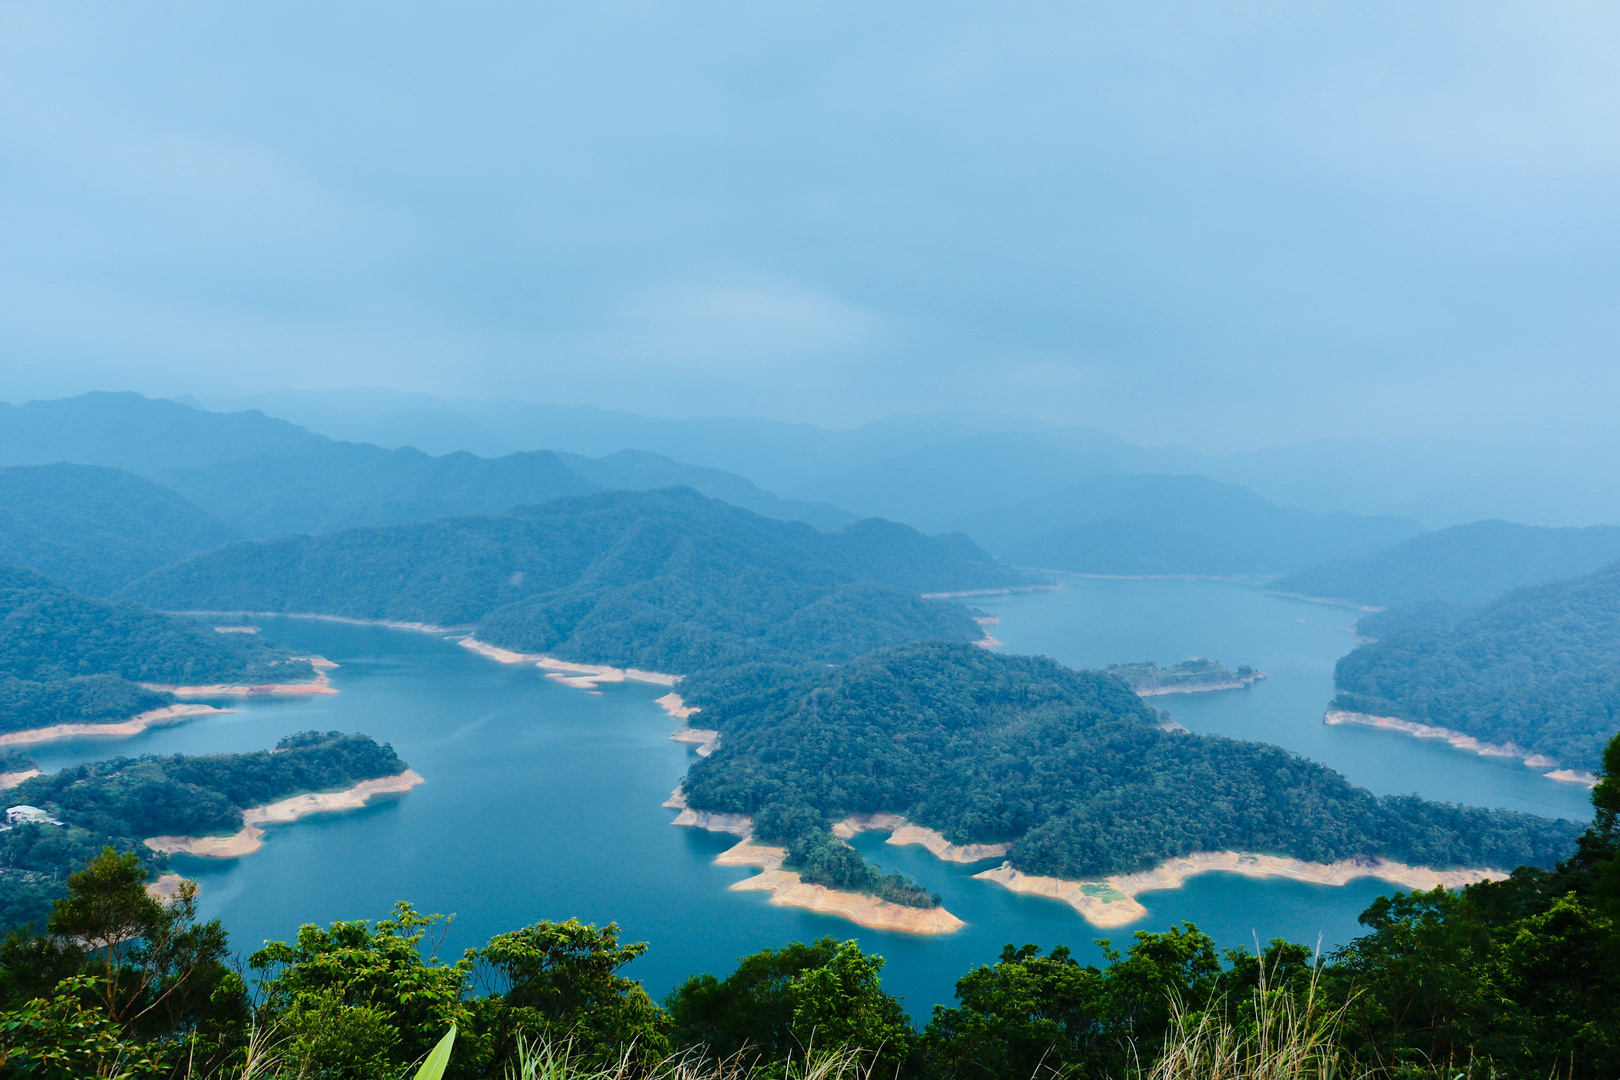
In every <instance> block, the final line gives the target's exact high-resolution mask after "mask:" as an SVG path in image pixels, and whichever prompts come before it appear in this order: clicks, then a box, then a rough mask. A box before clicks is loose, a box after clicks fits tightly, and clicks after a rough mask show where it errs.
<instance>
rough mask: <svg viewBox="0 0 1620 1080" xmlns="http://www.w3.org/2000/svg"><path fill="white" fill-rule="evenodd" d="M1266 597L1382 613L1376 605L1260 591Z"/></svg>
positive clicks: (1381, 609) (1275, 591)
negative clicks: (1280, 597) (1283, 597)
mask: <svg viewBox="0 0 1620 1080" xmlns="http://www.w3.org/2000/svg"><path fill="white" fill-rule="evenodd" d="M1262 591H1263V592H1264V593H1265V594H1266V595H1267V596H1285V597H1287V598H1288V599H1290V600H1304V601H1305V602H1306V603H1309V604H1326V605H1328V606H1329V607H1342V608H1349V609H1350V610H1351V611H1368V612H1372V611H1384V610H1386V609H1385V608H1381V607H1379V606H1378V605H1376V604H1358V603H1356V602H1355V601H1354V600H1335V599H1334V598H1333V597H1331V596H1306V595H1305V594H1304V593H1297V592H1280V591H1278V590H1277V589H1264V590H1262Z"/></svg>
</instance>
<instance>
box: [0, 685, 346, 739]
mask: <svg viewBox="0 0 1620 1080" xmlns="http://www.w3.org/2000/svg"><path fill="white" fill-rule="evenodd" d="M333 693H336V691H333ZM233 712H236V710H235V709H216V708H214V706H212V705H165V706H164V707H163V708H161V709H148V710H147V711H146V712H143V713H139V714H137V715H135V716H132V717H130V718H129V719H128V720H122V721H119V722H118V723H116V724H53V725H52V726H50V727H42V728H29V729H28V730H27V731H13V732H11V733H10V734H8V735H0V746H25V745H27V744H28V743H37V742H50V741H52V740H53V739H73V738H80V737H83V736H87V735H88V736H97V735H139V734H140V733H141V732H143V731H145V730H146V729H147V728H152V727H162V726H164V725H166V724H179V723H184V722H185V721H187V720H190V719H191V718H192V717H194V716H209V715H213V714H215V713H233Z"/></svg>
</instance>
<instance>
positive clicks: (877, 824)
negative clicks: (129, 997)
mask: <svg viewBox="0 0 1620 1080" xmlns="http://www.w3.org/2000/svg"><path fill="white" fill-rule="evenodd" d="M863 832H886V833H888V834H889V838H888V839H887V840H885V841H883V842H884V843H885V844H892V845H894V846H895V847H908V846H910V845H912V844H921V845H922V846H923V847H925V848H927V849H928V853H929V854H930V855H932V856H933V857H934V858H936V859H939V860H941V861H943V862H953V863H976V862H984V860H986V859H1002V858H1006V856H1007V853H1008V852H1009V851H1011V850H1012V847H1013V846H1012V844H1010V843H1007V844H953V843H951V842H950V841H949V840H947V839H945V837H944V836H943V835H942V834H940V833H937V832H935V831H934V830H933V829H929V828H925V827H923V826H921V825H913V824H912V823H911V822H909V821H907V820H906V819H905V818H904V817H901V816H900V815H899V814H885V813H876V814H851V815H850V816H849V817H847V818H845V819H844V820H843V821H840V822H839V823H838V824H836V825H834V826H833V827H832V834H833V835H834V836H836V837H838V838H839V839H841V840H848V839H850V838H851V837H853V836H856V835H857V834H859V833H863Z"/></svg>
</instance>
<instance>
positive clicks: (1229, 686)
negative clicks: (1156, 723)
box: [1131, 671, 1266, 697]
mask: <svg viewBox="0 0 1620 1080" xmlns="http://www.w3.org/2000/svg"><path fill="white" fill-rule="evenodd" d="M1265 677H1266V673H1265V672H1263V671H1256V672H1253V673H1251V674H1248V675H1238V674H1236V673H1233V674H1231V675H1222V676H1216V677H1215V678H1213V679H1208V680H1205V681H1204V682H1201V683H1196V684H1195V683H1192V682H1190V681H1189V682H1185V683H1180V684H1177V685H1174V686H1146V687H1143V688H1141V689H1137V688H1136V687H1134V686H1133V687H1131V689H1132V690H1135V691H1136V696H1137V697H1163V696H1165V695H1166V694H1203V693H1207V692H1208V691H1211V690H1243V689H1246V688H1247V687H1249V686H1252V685H1254V684H1255V683H1257V682H1260V681H1261V680H1263V679H1264V678H1265Z"/></svg>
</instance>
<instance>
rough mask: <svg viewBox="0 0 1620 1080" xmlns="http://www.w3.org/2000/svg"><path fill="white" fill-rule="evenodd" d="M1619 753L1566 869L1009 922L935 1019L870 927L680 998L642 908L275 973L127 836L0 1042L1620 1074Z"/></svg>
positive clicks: (180, 1066)
mask: <svg viewBox="0 0 1620 1080" xmlns="http://www.w3.org/2000/svg"><path fill="white" fill-rule="evenodd" d="M1605 773H1606V778H1605V779H1604V780H1602V781H1601V782H1600V783H1599V784H1598V785H1597V786H1596V788H1595V789H1594V790H1593V793H1592V802H1593V809H1594V811H1595V821H1594V823H1593V825H1592V826H1591V827H1590V828H1589V829H1587V830H1585V831H1584V832H1583V833H1582V834H1581V835H1580V837H1579V840H1578V843H1576V844H1575V845H1574V847H1573V851H1572V854H1571V856H1570V857H1569V858H1568V859H1567V860H1565V861H1563V862H1561V863H1560V864H1559V865H1558V866H1557V867H1556V868H1554V869H1551V870H1546V869H1541V868H1537V867H1519V868H1517V869H1516V870H1515V871H1514V872H1513V874H1512V876H1511V877H1510V878H1508V879H1507V880H1505V881H1494V882H1484V883H1480V884H1476V885H1471V886H1469V887H1467V888H1465V889H1461V890H1458V891H1455V892H1448V891H1447V890H1444V889H1435V890H1433V891H1432V892H1417V893H1410V894H1407V893H1400V894H1397V895H1395V896H1393V897H1380V898H1379V899H1378V900H1376V901H1374V902H1373V904H1372V905H1371V906H1370V907H1368V908H1367V909H1366V911H1365V912H1363V913H1362V915H1361V920H1360V921H1361V924H1362V926H1363V927H1364V928H1365V931H1366V932H1365V933H1364V934H1362V935H1361V936H1360V937H1357V938H1356V939H1354V940H1353V941H1351V942H1349V943H1348V944H1346V945H1345V946H1343V947H1341V948H1338V949H1335V950H1333V951H1331V952H1329V953H1327V954H1326V955H1318V953H1317V951H1316V950H1315V949H1313V947H1312V946H1311V945H1310V944H1296V943H1292V942H1288V941H1285V940H1279V939H1273V940H1271V941H1269V942H1267V943H1266V944H1265V945H1264V946H1260V944H1259V943H1258V942H1256V951H1255V952H1251V951H1250V950H1248V949H1246V948H1236V949H1230V950H1226V951H1224V952H1223V951H1222V950H1220V949H1218V948H1217V946H1216V944H1215V942H1214V941H1213V940H1212V939H1211V938H1210V937H1209V936H1208V935H1206V934H1204V933H1202V932H1200V931H1199V930H1198V929H1197V927H1195V926H1193V925H1192V924H1190V923H1187V924H1183V925H1182V926H1179V927H1171V928H1169V929H1168V930H1165V931H1162V932H1155V931H1141V932H1139V933H1137V934H1136V935H1135V939H1134V941H1133V942H1132V943H1131V944H1130V946H1129V948H1127V949H1118V950H1116V949H1114V948H1111V947H1106V946H1105V948H1104V951H1103V955H1102V957H1101V958H1100V960H1101V962H1100V963H1092V964H1083V963H1081V962H1080V960H1079V959H1078V958H1077V957H1076V956H1075V955H1074V954H1073V952H1071V950H1070V949H1069V948H1067V947H1066V946H1064V945H1062V944H1058V945H1055V946H1053V947H1051V948H1050V949H1046V948H1042V947H1040V946H1038V945H1036V944H1024V945H1017V944H1008V945H1007V946H1006V947H1005V948H1004V949H1003V950H1002V952H1001V955H1000V957H999V958H998V959H996V960H995V961H994V962H992V963H985V964H980V965H979V966H977V967H974V968H972V969H971V970H969V971H967V972H965V973H964V974H963V976H962V978H961V979H960V980H959V981H958V982H957V984H956V993H955V997H956V1003H955V1004H954V1005H953V1006H950V1007H946V1006H943V1005H941V1006H936V1007H935V1009H934V1010H933V1014H932V1016H931V1017H930V1018H929V1019H928V1022H927V1023H926V1025H925V1026H922V1027H920V1028H919V1027H918V1026H915V1025H913V1023H912V1022H911V1020H910V1019H909V1017H908V1016H907V1015H906V1009H905V1007H904V1004H903V1003H902V1002H901V1001H900V1000H899V999H898V998H896V997H895V996H894V995H893V994H892V993H890V992H889V991H888V990H886V989H885V988H884V985H883V978H882V975H883V970H884V966H885V965H884V959H883V957H881V956H874V955H871V954H869V953H866V952H864V951H863V950H862V949H861V947H860V946H859V944H858V943H856V942H855V941H844V942H839V941H837V940H835V939H833V938H830V937H827V938H822V939H820V940H817V941H812V942H808V943H805V942H789V943H787V944H785V945H783V946H782V947H780V948H775V949H765V950H762V951H760V952H757V953H754V954H752V955H749V956H745V957H742V958H741V959H740V960H739V961H738V963H737V966H736V968H735V969H734V970H733V971H731V972H729V973H727V974H725V975H724V976H723V977H722V976H718V975H715V974H712V973H708V972H703V973H695V974H693V975H692V976H691V977H689V978H687V979H686V980H684V981H683V982H681V983H680V984H679V985H678V986H676V987H675V989H674V990H672V991H671V992H670V993H669V994H668V996H667V997H665V999H664V1001H663V1002H662V1004H661V1005H660V1003H658V1002H655V1001H654V1000H653V999H652V997H651V996H650V995H649V994H648V993H647V991H646V989H645V988H644V987H643V986H642V985H641V983H639V982H637V981H636V980H634V979H632V978H630V977H629V976H628V975H627V974H626V973H625V971H624V968H625V965H627V964H629V963H630V962H632V961H633V960H635V959H636V957H638V956H641V955H643V954H644V953H645V952H646V951H647V948H648V947H647V945H646V944H644V943H640V942H626V941H623V940H621V938H620V935H619V928H618V926H617V925H615V924H611V923H610V924H608V925H606V926H600V927H599V926H596V925H587V924H585V923H583V922H581V921H580V920H578V919H568V920H565V921H544V922H538V923H534V924H532V925H529V926H524V927H521V928H516V929H513V930H509V931H507V932H504V933H501V934H497V935H495V936H494V937H492V938H491V939H489V940H488V941H487V942H486V943H485V944H484V945H482V946H481V947H478V948H475V949H469V950H467V952H466V953H465V954H464V955H463V956H461V957H459V958H456V959H453V960H445V959H443V958H442V957H440V956H439V955H437V953H436V949H435V945H436V943H437V941H439V940H440V939H441V938H442V934H443V932H444V929H445V923H444V919H443V917H442V916H429V915H422V914H420V913H419V912H417V911H415V910H414V909H413V908H412V907H411V906H410V905H409V904H406V903H401V904H399V905H397V906H396V908H395V910H394V912H393V913H392V915H390V916H388V917H386V918H383V919H379V920H377V921H375V922H371V921H366V920H355V921H340V922H335V923H331V924H330V925H327V926H318V925H306V926H304V927H302V928H301V929H300V930H299V932H298V935H297V937H296V938H294V939H293V940H290V941H271V942H266V943H265V944H264V946H263V947H262V948H260V949H258V950H257V951H255V952H254V953H252V954H251V955H250V956H249V958H248V965H249V968H250V969H251V972H252V977H253V983H254V986H253V989H252V991H251V992H250V990H249V985H248V981H247V979H245V978H244V977H243V976H244V975H245V974H246V972H243V971H241V970H240V968H233V965H232V962H231V959H232V958H231V949H230V946H231V942H230V940H229V938H228V937H227V935H226V932H225V930H224V928H223V927H222V926H221V925H220V924H219V923H218V922H217V921H215V922H208V923H202V922H199V921H198V920H197V911H196V904H195V900H194V894H192V893H191V892H190V891H189V890H186V889H182V891H181V893H180V896H179V898H178V899H177V900H176V901H175V902H173V903H170V904H167V905H165V904H162V903H159V902H158V901H156V900H153V899H152V898H150V897H148V896H147V895H146V893H145V891H144V888H143V885H144V878H145V873H144V871H143V869H142V867H141V866H139V864H138V863H137V862H136V860H135V859H134V857H133V856H125V857H122V858H120V857H119V856H117V855H116V854H115V853H114V852H112V851H107V852H105V853H103V854H102V855H101V856H99V857H98V858H97V859H96V860H95V861H94V862H93V863H91V864H89V865H88V866H87V867H86V868H85V869H84V870H82V871H81V872H79V873H77V874H75V875H74V876H73V877H72V879H71V880H70V882H69V884H68V888H67V893H68V894H67V895H66V896H65V897H64V898H63V899H62V900H61V901H59V902H58V903H57V904H56V905H55V907H54V910H53V911H52V913H51V916H50V919H49V922H48V924H46V925H45V926H44V927H43V928H39V929H30V930H26V931H22V932H19V933H17V934H14V935H13V936H12V937H11V938H9V939H8V940H7V941H6V943H5V944H4V946H3V947H0V1053H3V1054H4V1055H5V1058H6V1064H7V1066H8V1068H11V1069H15V1070H16V1071H18V1072H19V1073H22V1074H23V1075H27V1074H28V1072H30V1071H31V1072H36V1073H38V1072H46V1069H47V1068H49V1069H53V1070H54V1071H53V1072H46V1075H61V1076H92V1075H113V1074H114V1070H115V1069H116V1070H118V1071H117V1073H116V1075H120V1076H124V1077H127V1078H129V1080H158V1078H161V1077H174V1076H194V1077H204V1076H206V1077H219V1078H223V1077H226V1076H235V1075H239V1072H238V1070H237V1069H236V1068H235V1067H234V1066H236V1065H238V1064H239V1063H240V1062H241V1061H242V1060H243V1058H244V1057H245V1056H247V1055H250V1054H254V1053H256V1052H259V1051H256V1049H255V1048H256V1047H257V1046H258V1045H259V1042H260V1040H258V1039H256V1038H255V1036H256V1033H258V1032H262V1031H266V1030H271V1031H274V1032H276V1034H277V1036H278V1039H279V1041H278V1042H277V1043H276V1044H274V1049H273V1050H272V1051H270V1052H269V1053H266V1054H264V1056H261V1057H259V1058H258V1060H259V1061H260V1062H261V1063H262V1068H261V1069H260V1071H259V1073H258V1075H263V1076H266V1077H295V1076H296V1077H307V1076H333V1077H355V1078H359V1077H374V1076H401V1075H407V1074H409V1073H410V1071H411V1070H412V1069H414V1068H415V1067H416V1066H417V1064H418V1063H419V1062H420V1061H422V1060H423V1058H424V1057H426V1056H427V1055H428V1053H429V1051H430V1050H432V1049H433V1047H434V1046H435V1044H439V1043H441V1042H442V1043H443V1044H444V1045H445V1046H446V1047H447V1051H448V1052H447V1053H446V1054H445V1056H444V1057H443V1058H442V1059H441V1060H442V1061H443V1069H442V1075H443V1077H445V1078H446V1080H482V1078H493V1077H502V1076H512V1075H538V1076H552V1077H570V1076H603V1075H613V1076H619V1077H623V1078H625V1080H779V1078H780V1077H783V1076H795V1075H797V1076H804V1075H809V1076H825V1077H828V1078H829V1080H832V1078H836V1077H841V1076H843V1077H847V1076H883V1077H894V1078H896V1080H970V1078H988V1080H1028V1078H1030V1077H1034V1076H1046V1075H1051V1076H1102V1077H1127V1078H1128V1077H1136V1076H1143V1075H1153V1076H1194V1077H1198V1076H1207V1075H1220V1074H1218V1073H1216V1072H1215V1067H1218V1066H1219V1065H1220V1064H1221V1062H1223V1061H1230V1060H1232V1059H1234V1058H1235V1059H1236V1060H1237V1061H1238V1062H1240V1065H1239V1066H1237V1067H1233V1068H1232V1069H1231V1070H1230V1073H1229V1075H1233V1076H1239V1077H1242V1076H1250V1077H1252V1076H1270V1075H1284V1076H1292V1075H1300V1076H1339V1075H1343V1076H1352V1077H1368V1078H1376V1080H1385V1078H1396V1077H1400V1078H1407V1080H1442V1078H1453V1077H1457V1076H1463V1077H1467V1076H1471V1075H1472V1076H1498V1077H1505V1078H1519V1077H1523V1078H1526V1080H1531V1078H1540V1077H1546V1076H1559V1077H1567V1078H1569V1080H1606V1078H1608V1077H1611V1076H1613V1075H1614V1074H1615V1072H1616V1070H1617V1069H1620V1028H1617V1027H1616V1025H1615V1024H1614V1023H1613V1019H1614V1017H1615V1016H1616V1015H1617V1014H1620V966H1617V965H1616V964H1615V963H1614V962H1613V961H1614V957H1615V956H1616V955H1617V951H1620V933H1617V930H1616V927H1617V926H1620V827H1617V814H1620V782H1617V778H1620V739H1617V740H1616V741H1615V742H1613V743H1611V744H1610V746H1609V748H1608V751H1607V753H1606V755H1605ZM114 944H117V945H119V946H123V947H119V948H114V947H112V946H113V945H114ZM1217 1055H1219V1056H1217ZM1208 1063H1213V1065H1212V1066H1211V1067H1209V1068H1207V1069H1206V1068H1194V1066H1203V1065H1206V1064H1208ZM1150 1069H1151V1070H1152V1071H1151V1072H1149V1070H1150ZM518 1070H522V1071H521V1072H518ZM607 1070H611V1072H608V1071H607Z"/></svg>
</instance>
